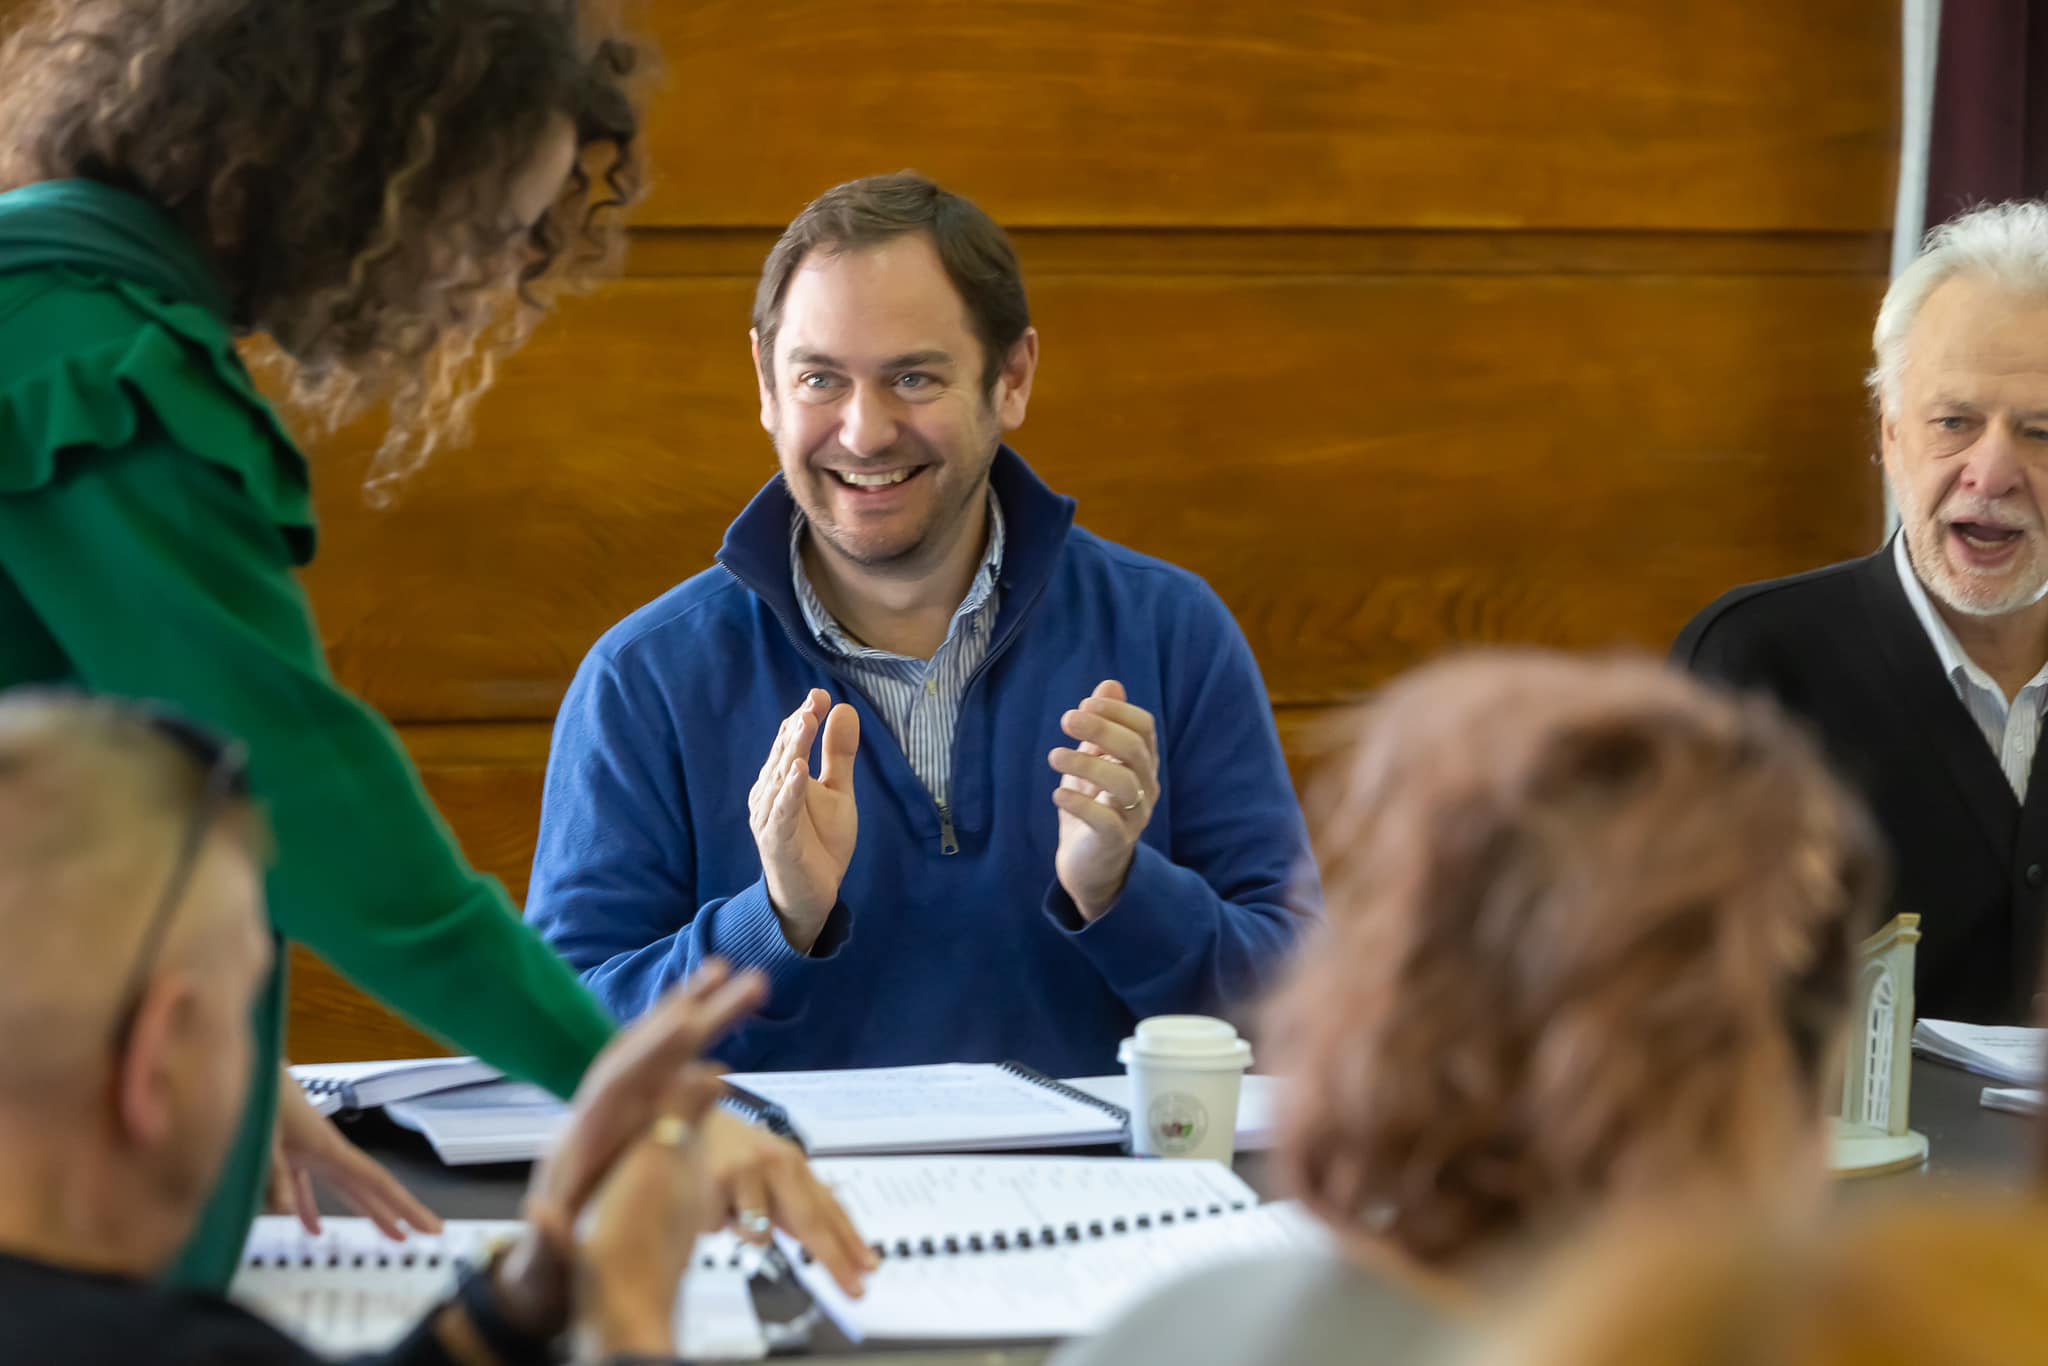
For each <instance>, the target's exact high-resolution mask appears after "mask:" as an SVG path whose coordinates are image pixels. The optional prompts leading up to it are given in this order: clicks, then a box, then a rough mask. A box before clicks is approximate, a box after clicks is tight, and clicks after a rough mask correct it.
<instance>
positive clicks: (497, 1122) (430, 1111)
mask: <svg viewBox="0 0 2048 1366" xmlns="http://www.w3.org/2000/svg"><path fill="white" fill-rule="evenodd" d="M384 1113H385V1114H387V1115H389V1116H391V1122H392V1123H394V1124H398V1125H401V1126H402V1127H404V1128H407V1129H411V1130H413V1131H415V1132H416V1133H419V1134H421V1135H424V1136H425V1138H426V1140H427V1142H429V1143H431V1144H433V1145H434V1155H435V1156H437V1157H439V1158H440V1159H441V1160H442V1161H443V1162H445V1163H447V1164H448V1165H449V1166H451V1167H462V1166H468V1165H471V1164H473V1163H478V1162H531V1161H533V1160H534V1159H535V1158H538V1157H539V1156H540V1155H541V1154H542V1153H544V1152H546V1151H547V1150H548V1149H549V1148H552V1147H553V1146H554V1144H555V1140H556V1139H557V1138H559V1137H560V1136H561V1134H562V1131H563V1130H564V1129H565V1128H567V1127H568V1123H569V1107H568V1106H566V1105H564V1104H562V1102H561V1101H559V1100H556V1099H555V1098H554V1097H553V1096H552V1095H550V1094H548V1093H547V1092H546V1091H543V1090H542V1089H541V1088H540V1087H538V1086H529V1085H527V1084H526V1083H525V1082H523V1081H494V1082H488V1083H486V1084H484V1085H482V1086H465V1087H462V1088H461V1089H460V1090H455V1091H442V1092H440V1093H439V1094H436V1095H431V1096H420V1097H417V1098H416V1099H413V1100H402V1101H394V1102H392V1103H391V1104H389V1105H387V1106H385V1107H384Z"/></svg>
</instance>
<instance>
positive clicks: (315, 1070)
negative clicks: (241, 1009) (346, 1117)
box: [291, 1058, 505, 1115]
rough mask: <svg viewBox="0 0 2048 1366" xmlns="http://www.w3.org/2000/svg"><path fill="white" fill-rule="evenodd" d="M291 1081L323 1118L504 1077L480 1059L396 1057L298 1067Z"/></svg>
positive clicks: (310, 1064)
mask: <svg viewBox="0 0 2048 1366" xmlns="http://www.w3.org/2000/svg"><path fill="white" fill-rule="evenodd" d="M291 1073H292V1080H293V1081H296V1082H297V1083H298V1084H299V1089H300V1090H301V1091H304V1092H305V1093H306V1099H308V1100H310V1101H312V1102H313V1108H314V1109H316V1110H318V1111H319V1112H320V1113H321V1114H323V1115H331V1114H335V1113H337V1112H339V1111H344V1110H374V1109H376V1108H377V1107H378V1106H381V1105H389V1104H390V1103H391V1102H393V1101H399V1100H411V1099H412V1098H413V1097H415V1096H426V1095H432V1094H434V1093H435V1092H437V1091H448V1090H453V1089H454V1088H455V1087H458V1086H471V1085H474V1084H475V1083H477V1082H484V1081H495V1080H496V1079H498V1078H499V1077H502V1076H504V1075H505V1074H504V1073H503V1072H500V1071H499V1070H498V1069H497V1068H495V1067H493V1066H491V1065H490V1064H489V1063H487V1062H479V1061H477V1060H476V1059H475V1058H394V1059H390V1060H387V1061H383V1062H316V1063H298V1064H294V1065H293V1067H292V1069H291Z"/></svg>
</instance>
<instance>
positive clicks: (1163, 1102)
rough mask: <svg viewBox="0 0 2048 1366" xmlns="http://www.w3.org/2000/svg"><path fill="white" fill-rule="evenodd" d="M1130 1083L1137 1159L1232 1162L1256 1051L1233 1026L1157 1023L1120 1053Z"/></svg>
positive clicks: (1175, 1018)
mask: <svg viewBox="0 0 2048 1366" xmlns="http://www.w3.org/2000/svg"><path fill="white" fill-rule="evenodd" d="M1116 1060H1117V1061H1118V1062H1120V1063H1122V1064H1123V1065H1124V1071H1125V1072H1127V1073H1128V1074H1129V1075H1130V1078H1131V1151H1132V1152H1135V1153H1138V1154H1140V1155H1141V1156H1145V1157H1186V1158H1213V1159H1214V1160H1216V1161H1218V1162H1228V1161H1230V1157H1231V1153H1232V1150H1233V1149H1234V1148H1235V1147H1236V1144H1237V1093H1238V1091H1239V1089H1240V1087H1241V1085H1242V1083H1243V1081H1244V1070H1245V1069H1246V1068H1247V1067H1250V1066H1251V1065H1252V1046H1251V1044H1249V1043H1247V1042H1246V1041H1245V1040H1243V1039H1240V1038H1239V1037H1238V1036H1237V1031H1236V1030H1235V1029H1233V1028H1231V1026H1230V1023H1229V1021H1227V1020H1216V1019H1211V1018H1210V1017H1209V1016H1207V1015H1154V1016H1153V1017H1152V1018H1151V1019H1149V1020H1140V1021H1139V1022H1138V1028H1137V1031H1136V1032H1135V1033H1134V1034H1132V1035H1131V1037H1130V1038H1128V1039H1125V1040H1124V1041H1123V1044H1122V1046H1121V1047H1119V1048H1118V1049H1117V1052H1116Z"/></svg>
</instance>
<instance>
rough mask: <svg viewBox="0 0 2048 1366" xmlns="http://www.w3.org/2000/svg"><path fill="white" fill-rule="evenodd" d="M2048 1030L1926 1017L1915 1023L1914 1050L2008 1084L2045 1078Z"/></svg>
mask: <svg viewBox="0 0 2048 1366" xmlns="http://www.w3.org/2000/svg"><path fill="white" fill-rule="evenodd" d="M2044 1041H2048V1030H2041V1029H2028V1028H2024V1027H2022V1026H2018V1025H1977V1024H1963V1023H1960V1022H1958V1021H1955V1020H1922V1021H1920V1023H1918V1024H1916V1025H1914V1026H1913V1050H1914V1051H1915V1052H1916V1053H1923V1054H1925V1055H1926V1056H1928V1057H1930V1058H1939V1059H1941V1060H1942V1061H1944V1062H1951V1063H1954V1064H1955V1065H1956V1066H1958V1067H1962V1068H1966V1069H1968V1070H1969V1071H1972V1072H1975V1073H1977V1074H1978V1075H1979V1076H1984V1077H1990V1078H1992V1079H1993V1080H1994V1081H2002V1082H2004V1083H2006V1084H2007V1085H2008V1086H2032V1085H2035V1084H2036V1083H2038V1082H2039V1081H2041V1079H2042V1076H2043V1072H2044V1061H2048V1046H2044Z"/></svg>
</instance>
